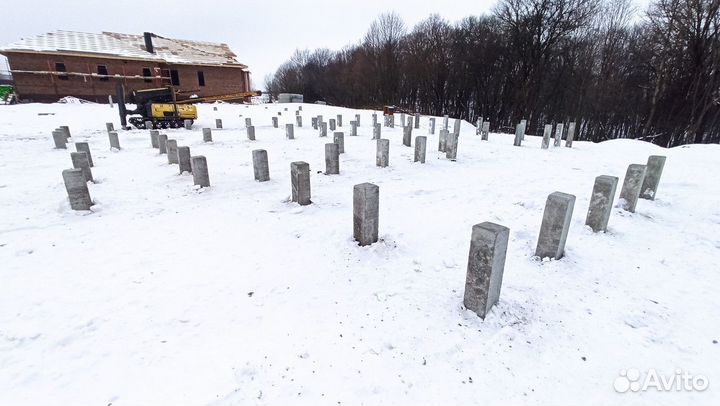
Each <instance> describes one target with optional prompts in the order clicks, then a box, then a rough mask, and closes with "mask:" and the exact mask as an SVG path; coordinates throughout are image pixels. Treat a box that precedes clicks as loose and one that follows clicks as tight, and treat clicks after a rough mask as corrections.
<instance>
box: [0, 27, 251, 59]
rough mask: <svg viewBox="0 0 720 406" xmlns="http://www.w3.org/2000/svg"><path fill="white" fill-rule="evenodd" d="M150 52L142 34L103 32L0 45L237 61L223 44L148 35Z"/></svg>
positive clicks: (17, 48) (15, 48) (41, 37)
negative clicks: (150, 40)
mask: <svg viewBox="0 0 720 406" xmlns="http://www.w3.org/2000/svg"><path fill="white" fill-rule="evenodd" d="M152 42H153V48H154V53H149V52H147V51H146V50H145V39H144V37H143V35H133V34H121V33H114V32H103V33H100V34H96V33H87V32H77V31H62V30H59V31H55V32H49V33H46V34H41V35H37V36H35V37H31V38H24V39H22V40H20V41H17V42H14V43H12V44H8V45H6V46H4V47H1V48H0V51H31V52H32V51H34V52H64V53H82V54H97V55H106V56H113V57H124V58H132V59H146V60H153V61H158V62H163V61H164V62H168V63H177V64H193V65H194V64H199V65H234V66H240V67H247V66H246V65H243V64H241V63H239V62H238V61H237V60H236V59H235V57H236V55H235V54H234V53H233V52H232V51H231V50H230V48H229V47H228V46H227V44H218V43H213V42H201V41H189V40H181V39H173V38H165V37H162V36H159V35H156V34H153V37H152Z"/></svg>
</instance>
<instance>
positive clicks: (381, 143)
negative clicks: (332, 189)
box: [53, 111, 665, 318]
mask: <svg viewBox="0 0 720 406" xmlns="http://www.w3.org/2000/svg"><path fill="white" fill-rule="evenodd" d="M296 116H297V117H300V115H299V111H298V112H296ZM389 117H392V118H389ZM418 120H419V116H418V115H415V116H414V117H409V119H408V120H407V122H405V117H404V115H401V121H402V122H403V144H404V145H406V146H411V145H410V142H409V140H410V137H411V134H412V129H413V128H418V127H417V123H418ZM333 121H334V122H335V125H337V124H338V123H340V124H341V123H342V117H341V116H338V118H337V119H335V120H333ZM393 121H394V116H385V123H386V124H392V123H393ZM359 122H360V120H359V116H356V117H355V120H354V121H351V122H350V124H351V127H352V128H353V130H355V129H356V128H357V126H358V125H359ZM460 123H461V122H460V120H455V123H454V128H453V131H452V132H450V131H449V129H448V124H449V123H448V117H447V116H445V117H444V121H443V126H442V129H441V130H440V142H439V146H438V150H439V151H442V152H446V154H447V157H448V158H449V159H454V158H455V156H456V153H457V140H458V135H459V132H460V125H461V124H460ZM313 124H314V126H317V128H318V130H319V132H320V136H321V137H322V136H326V134H323V128H324V127H325V125H327V123H326V122H325V121H323V117H322V116H318V117H313ZM323 124H325V125H323ZM288 125H290V126H292V124H288ZM379 126H380V124H379V123H378V122H377V115H376V114H373V139H374V140H376V142H377V154H376V165H377V166H379V167H386V166H388V164H389V144H390V141H389V140H388V139H382V138H380V128H379ZM387 126H390V125H387ZM478 127H479V128H480V130H479V131H478V132H477V133H476V134H478V135H483V134H484V133H486V132H489V122H487V121H483V122H482V123H480V122H479V123H478ZM572 127H574V126H572V123H571V128H572ZM246 128H247V131H248V138H249V139H254V127H253V126H252V123H251V120H250V118H246ZM107 130H108V135H109V139H110V145H111V149H113V150H120V146H119V144H118V142H117V132H115V131H114V129H113V128H112V124H111V123H108V127H107ZM428 131H429V132H430V133H431V134H432V133H434V131H435V119H434V118H431V119H430V126H429V129H428ZM522 132H524V130H523V131H522ZM353 133H354V135H356V134H357V133H356V131H353ZM559 134H562V129H560V133H559ZM333 135H334V136H333V142H332V143H328V144H325V174H326V175H335V174H339V173H340V162H339V155H340V154H342V153H344V149H345V148H344V133H342V132H335V133H334V134H333ZM286 137H287V138H290V139H292V138H293V136H292V130H288V127H287V126H286ZM69 138H70V131H69V128H67V127H61V128H58V129H56V130H55V131H54V132H53V139H54V140H55V144H56V147H57V148H67V147H66V142H67V139H69ZM558 138H560V137H558ZM150 140H151V146H152V147H153V148H158V149H159V151H160V154H167V155H168V162H169V163H171V164H178V165H179V168H180V173H183V172H185V171H187V172H192V174H193V179H194V182H195V184H196V185H197V186H199V187H207V186H210V182H209V176H208V167H207V161H206V160H205V157H204V156H194V157H191V156H190V151H189V147H180V146H177V142H176V141H175V140H168V139H167V135H165V134H159V132H158V131H157V130H151V131H150ZM203 140H204V141H205V142H211V141H212V130H211V129H209V128H204V129H203ZM569 141H570V142H571V141H572V139H571V138H570V140H569ZM426 143H427V137H425V136H418V137H416V138H415V156H414V160H415V161H416V162H420V163H424V162H425V152H426ZM556 144H557V142H556ZM76 149H77V152H74V153H72V154H71V160H72V163H73V169H67V170H65V171H63V179H64V180H65V185H66V188H67V192H68V197H69V199H70V203H71V207H72V208H73V209H74V210H88V209H89V208H90V206H91V205H92V201H91V199H90V195H89V191H88V188H87V184H88V182H92V181H93V179H92V173H91V170H90V167H92V165H93V164H92V157H91V154H90V150H89V147H88V145H87V143H76ZM448 151H450V152H448ZM252 159H253V172H254V177H255V180H256V181H259V182H265V181H268V180H270V175H269V165H268V154H267V151H266V150H263V149H258V150H254V151H252ZM664 165H665V157H664V156H655V155H653V156H650V157H649V158H648V161H647V164H646V165H640V164H632V165H630V166H629V167H628V169H627V172H626V175H625V179H624V181H623V185H622V189H621V192H620V196H619V199H618V203H617V205H616V207H618V208H621V209H623V210H627V211H629V212H634V211H635V209H636V207H637V203H638V200H639V199H641V198H642V199H649V200H654V199H655V196H656V193H657V189H658V185H659V183H660V178H661V175H662V172H663V169H664ZM290 183H291V200H292V201H293V202H297V203H298V204H299V205H309V204H311V203H312V200H311V186H310V165H309V164H308V163H307V162H303V161H297V162H292V163H291V164H290ZM617 184H618V178H617V177H614V176H608V175H602V176H598V177H597V178H596V179H595V184H594V186H593V190H592V194H591V198H590V203H589V207H588V211H587V215H586V220H585V224H586V225H587V226H588V227H590V229H592V230H593V231H594V232H605V231H607V225H608V222H609V219H610V215H611V212H612V207H613V206H612V204H613V202H614V200H615V193H616V189H617ZM574 206H575V196H574V195H571V194H567V193H563V192H554V193H551V194H550V195H549V196H548V198H547V201H546V204H545V210H544V212H543V218H542V223H541V226H540V231H539V235H538V241H537V246H536V249H535V256H536V257H538V258H540V259H546V258H549V259H555V260H559V259H561V258H562V257H563V255H564V250H565V244H566V241H567V237H568V231H569V228H570V222H571V219H572V214H573V209H574ZM509 232H510V230H509V228H507V227H505V226H502V225H499V224H495V223H491V222H484V223H480V224H476V225H474V226H473V228H472V234H471V242H470V251H469V257H468V267H467V274H466V284H465V293H464V299H463V303H464V305H465V307H466V308H467V309H469V310H472V311H473V312H475V313H476V314H477V315H478V316H480V317H481V318H485V316H486V315H487V313H488V312H489V311H490V309H491V308H492V306H493V305H494V304H495V303H497V301H498V299H499V297H500V289H501V286H502V276H503V272H504V264H505V257H506V253H507V247H508V240H509ZM378 234H379V187H378V186H377V185H375V184H372V183H361V184H358V185H355V186H354V187H353V236H354V239H355V240H356V241H357V242H358V243H359V245H361V246H366V245H371V244H373V243H375V242H377V241H378Z"/></svg>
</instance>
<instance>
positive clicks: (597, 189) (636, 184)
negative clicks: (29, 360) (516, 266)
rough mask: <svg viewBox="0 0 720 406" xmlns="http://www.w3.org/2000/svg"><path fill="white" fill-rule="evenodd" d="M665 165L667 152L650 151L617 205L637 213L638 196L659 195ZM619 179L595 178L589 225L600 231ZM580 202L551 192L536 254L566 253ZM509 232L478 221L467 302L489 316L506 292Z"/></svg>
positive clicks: (625, 183) (634, 168) (628, 178)
mask: <svg viewBox="0 0 720 406" xmlns="http://www.w3.org/2000/svg"><path fill="white" fill-rule="evenodd" d="M664 166H665V157H664V156H658V155H652V156H650V157H649V158H648V161H647V164H646V165H640V164H632V165H630V166H629V167H628V169H627V172H626V174H625V180H624V181H623V185H622V189H621V191H620V198H619V199H618V204H617V206H616V207H619V208H620V209H623V210H627V211H629V212H635V208H636V206H637V203H638V199H640V198H642V199H648V200H654V199H655V195H656V193H657V189H658V185H659V184H660V177H661V176H662V172H663V168H664ZM617 184H618V178H617V177H615V176H609V175H602V176H598V177H597V178H595V184H594V186H593V190H592V194H591V196H590V204H589V207H588V211H587V215H586V218H585V225H587V226H588V227H590V228H591V229H592V230H593V231H594V232H605V231H607V226H608V221H609V219H610V214H611V212H612V207H613V206H612V204H613V201H614V199H615V191H616V189H617ZM574 206H575V196H574V195H571V194H568V193H563V192H554V193H551V194H550V195H549V196H548V198H547V201H546V203H545V210H544V212H543V218H542V224H541V225H540V233H539V235H538V241H537V246H536V248H535V256H536V257H538V258H540V259H545V258H550V259H556V260H558V259H560V258H562V257H563V255H564V252H565V243H566V241H567V237H568V231H569V230H570V222H571V220H572V214H573V208H574ZM509 233H510V230H509V229H508V228H507V227H504V226H501V225H499V224H494V223H490V222H485V223H480V224H476V225H475V226H473V230H472V235H471V237H470V254H469V258H468V268H467V276H466V281H465V295H464V299H463V303H464V305H465V307H466V308H467V309H470V310H472V311H474V312H475V313H477V315H478V316H480V317H481V318H485V316H486V315H487V313H488V312H489V311H490V309H491V308H492V306H493V305H494V304H495V303H497V301H498V298H499V297H500V287H501V286H502V276H503V271H504V266H505V255H506V252H507V246H508V237H509Z"/></svg>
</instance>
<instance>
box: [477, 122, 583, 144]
mask: <svg viewBox="0 0 720 406" xmlns="http://www.w3.org/2000/svg"><path fill="white" fill-rule="evenodd" d="M486 127H487V130H486ZM478 128H482V129H481V130H478V132H479V133H481V134H482V136H483V139H487V133H486V131H487V132H489V131H490V123H489V122H488V121H482V120H481V119H479V120H478ZM526 129H527V120H520V122H519V123H517V125H516V126H515V139H514V141H513V145H514V146H516V147H519V146H522V142H523V141H524V140H525V132H526ZM551 138H552V139H553V146H555V147H559V146H561V145H562V141H563V138H564V139H565V146H566V147H568V148H572V143H573V139H574V138H575V123H574V122H570V123H568V126H567V129H566V128H565V124H564V123H557V124H556V125H555V131H553V125H552V124H546V125H545V127H544V129H543V138H542V141H541V143H540V148H542V149H548V148H549V147H550V139H551Z"/></svg>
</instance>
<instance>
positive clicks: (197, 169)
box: [53, 123, 212, 210]
mask: <svg viewBox="0 0 720 406" xmlns="http://www.w3.org/2000/svg"><path fill="white" fill-rule="evenodd" d="M106 130H107V133H108V139H109V143H110V150H111V151H116V152H117V151H120V150H121V147H120V141H119V137H118V133H117V131H115V129H114V126H113V124H112V123H106ZM205 130H209V129H204V130H203V139H204V140H205V141H212V135H211V134H210V132H209V131H205ZM70 137H71V136H70V129H69V128H68V127H67V126H63V127H60V128H58V129H56V130H55V131H53V140H54V142H55V148H56V149H67V140H68V139H69V138H70ZM150 145H151V147H152V148H157V149H158V151H159V153H160V154H161V155H163V154H165V155H167V160H168V163H169V164H177V165H178V168H179V173H180V174H182V173H184V172H188V173H192V175H193V182H194V183H195V185H196V186H199V187H207V186H210V177H209V174H208V167H207V160H206V158H205V157H204V156H202V155H198V156H191V154H190V147H187V146H179V145H178V144H177V141H176V140H174V139H168V136H167V135H166V134H160V133H159V131H158V130H150ZM75 149H76V152H71V153H70V158H71V161H72V165H73V168H72V169H66V170H63V173H62V175H63V181H64V183H65V189H66V191H67V194H68V198H69V200H70V207H71V208H72V209H73V210H90V208H91V207H92V205H93V201H92V198H91V197H90V191H89V189H88V182H90V183H94V179H93V176H92V170H91V169H90V168H92V167H93V166H94V163H93V160H92V154H91V152H90V146H89V144H88V143H87V142H76V143H75Z"/></svg>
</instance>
